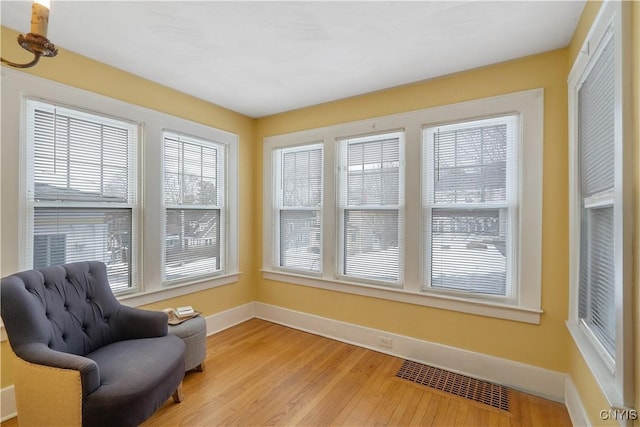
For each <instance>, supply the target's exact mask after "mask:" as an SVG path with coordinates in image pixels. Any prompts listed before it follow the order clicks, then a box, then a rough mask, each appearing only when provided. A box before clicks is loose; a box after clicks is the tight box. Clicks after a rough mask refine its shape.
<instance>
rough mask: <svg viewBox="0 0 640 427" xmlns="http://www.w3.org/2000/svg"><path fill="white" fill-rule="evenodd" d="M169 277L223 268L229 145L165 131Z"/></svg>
mask: <svg viewBox="0 0 640 427" xmlns="http://www.w3.org/2000/svg"><path fill="white" fill-rule="evenodd" d="M163 144H164V147H163V152H164V161H163V164H164V181H163V182H164V206H165V226H164V235H165V238H164V246H165V249H164V263H163V276H164V281H165V282H176V281H184V280H185V279H190V278H194V277H199V276H210V275H212V274H216V273H218V272H220V271H221V270H222V269H223V265H224V262H225V260H224V240H225V235H224V230H225V227H224V226H223V224H224V223H225V194H224V191H225V182H224V171H225V146H224V145H223V144H220V143H215V142H211V141H206V140H203V139H199V138H194V137H190V136H185V135H180V134H177V133H175V132H169V131H165V132H164V134H163Z"/></svg>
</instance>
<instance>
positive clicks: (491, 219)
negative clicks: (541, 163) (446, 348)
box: [422, 115, 520, 298]
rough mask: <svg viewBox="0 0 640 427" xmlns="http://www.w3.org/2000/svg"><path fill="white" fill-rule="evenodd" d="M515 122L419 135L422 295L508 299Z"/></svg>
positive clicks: (513, 265)
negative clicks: (456, 294)
mask: <svg viewBox="0 0 640 427" xmlns="http://www.w3.org/2000/svg"><path fill="white" fill-rule="evenodd" d="M518 121H519V118H518V116H517V115H509V116H504V117H496V118H488V119H482V120H474V121H470V122H462V123H454V124H448V125H439V126H436V127H428V128H425V129H424V131H423V177H422V180H423V181H422V188H423V203H424V207H423V215H424V227H423V229H424V231H425V237H424V239H423V243H424V254H425V261H424V265H425V279H426V281H425V290H447V291H460V292H466V293H472V294H480V295H485V296H490V295H491V296H499V297H509V298H511V297H513V294H514V292H515V291H516V289H515V288H516V286H514V280H513V278H514V277H516V275H515V274H514V272H515V271H517V259H516V257H515V256H514V249H515V248H516V247H517V238H516V237H517V236H516V230H518V215H517V212H518V188H519V183H518V164H517V159H518V156H517V154H518V147H519V146H520V138H519V135H520V132H519V126H518Z"/></svg>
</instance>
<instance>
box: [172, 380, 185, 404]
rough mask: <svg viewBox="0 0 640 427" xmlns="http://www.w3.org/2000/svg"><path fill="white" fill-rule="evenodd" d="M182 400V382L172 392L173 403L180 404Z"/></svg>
mask: <svg viewBox="0 0 640 427" xmlns="http://www.w3.org/2000/svg"><path fill="white" fill-rule="evenodd" d="M183 400H184V394H183V393H182V382H181V383H180V385H179V386H178V388H177V389H176V391H174V392H173V401H174V402H176V403H180V402H182V401H183Z"/></svg>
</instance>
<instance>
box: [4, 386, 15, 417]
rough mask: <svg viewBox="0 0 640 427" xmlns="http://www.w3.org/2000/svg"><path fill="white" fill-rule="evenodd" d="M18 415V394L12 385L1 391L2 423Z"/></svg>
mask: <svg viewBox="0 0 640 427" xmlns="http://www.w3.org/2000/svg"><path fill="white" fill-rule="evenodd" d="M17 415H18V411H17V409H16V393H15V391H14V390H13V386H12V385H10V386H9V387H5V388H3V389H2V390H0V422H5V421H7V420H8V419H10V418H14V417H15V416H17Z"/></svg>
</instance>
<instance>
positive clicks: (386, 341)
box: [378, 335, 393, 348]
mask: <svg viewBox="0 0 640 427" xmlns="http://www.w3.org/2000/svg"><path fill="white" fill-rule="evenodd" d="M378 345H379V346H380V347H386V348H391V347H393V339H392V338H391V337H385V336H384V335H380V336H379V337H378Z"/></svg>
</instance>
